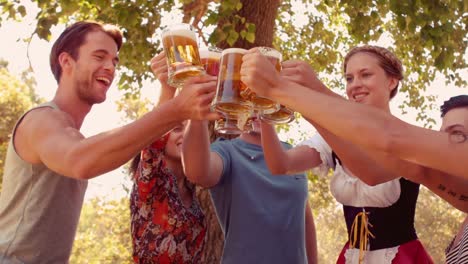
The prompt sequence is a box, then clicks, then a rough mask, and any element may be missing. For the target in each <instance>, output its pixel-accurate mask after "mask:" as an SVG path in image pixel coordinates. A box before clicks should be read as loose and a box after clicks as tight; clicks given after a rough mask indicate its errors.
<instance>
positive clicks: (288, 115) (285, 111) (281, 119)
mask: <svg viewBox="0 0 468 264" xmlns="http://www.w3.org/2000/svg"><path fill="white" fill-rule="evenodd" d="M294 118H295V116H294V111H293V110H291V109H290V108H288V107H286V106H284V105H281V106H280V109H279V110H278V111H276V112H274V113H272V114H261V115H260V119H261V120H262V121H265V122H267V123H270V124H287V123H290V122H291V121H293V120H294Z"/></svg>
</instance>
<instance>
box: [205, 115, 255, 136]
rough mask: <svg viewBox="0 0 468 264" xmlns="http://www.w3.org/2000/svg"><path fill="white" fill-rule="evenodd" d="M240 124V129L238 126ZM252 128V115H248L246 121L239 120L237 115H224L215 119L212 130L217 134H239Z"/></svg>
mask: <svg viewBox="0 0 468 264" xmlns="http://www.w3.org/2000/svg"><path fill="white" fill-rule="evenodd" d="M239 125H241V126H242V129H241V128H239ZM252 129H253V127H252V117H248V119H247V121H246V122H243V123H242V122H239V119H238V117H237V116H224V117H223V118H220V119H218V120H216V121H215V125H214V130H215V132H216V133H218V134H225V135H240V134H241V133H243V132H249V131H251V130H252Z"/></svg>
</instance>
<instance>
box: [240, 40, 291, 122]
mask: <svg viewBox="0 0 468 264" xmlns="http://www.w3.org/2000/svg"><path fill="white" fill-rule="evenodd" d="M258 50H259V51H260V53H262V54H263V55H264V56H266V57H267V58H268V60H269V61H271V63H273V65H275V68H276V70H277V71H278V72H280V71H281V60H282V58H283V56H282V54H281V53H280V52H279V51H277V50H275V49H273V48H269V47H258ZM241 95H242V96H243V97H244V98H247V99H248V100H249V101H251V102H252V103H253V107H254V109H255V111H257V112H258V113H260V114H272V113H274V112H276V111H278V110H279V109H280V105H279V104H278V103H276V102H275V101H273V100H270V99H268V98H265V97H261V96H258V95H257V94H256V93H255V92H253V91H252V90H250V89H246V90H245V91H244V92H243V93H242V94H241Z"/></svg>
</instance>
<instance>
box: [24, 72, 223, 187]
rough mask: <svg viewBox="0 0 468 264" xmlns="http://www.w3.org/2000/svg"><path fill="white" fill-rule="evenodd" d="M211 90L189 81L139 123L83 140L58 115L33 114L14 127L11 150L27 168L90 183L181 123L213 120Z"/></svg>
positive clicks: (207, 83) (210, 83) (203, 82)
mask: <svg viewBox="0 0 468 264" xmlns="http://www.w3.org/2000/svg"><path fill="white" fill-rule="evenodd" d="M214 90H215V82H214V80H211V79H208V78H193V79H192V80H190V81H189V82H188V83H187V86H186V87H185V88H184V90H183V92H182V93H181V94H180V95H179V96H177V97H176V98H174V99H172V100H171V101H169V102H167V103H165V104H163V105H161V106H160V107H157V108H155V109H154V110H152V111H151V112H149V113H147V114H146V115H145V116H143V117H142V118H141V119H139V120H137V121H135V122H133V123H130V124H128V125H126V126H123V127H120V128H116V129H113V130H110V131H107V132H103V133H100V134H98V135H95V136H92V137H89V138H84V136H83V135H82V134H81V133H80V132H79V130H77V129H76V128H75V127H76V126H75V125H74V124H73V122H72V120H71V118H69V117H68V116H67V114H65V113H64V112H62V111H58V110H54V109H51V108H40V109H36V110H33V111H32V112H30V113H29V114H27V115H26V116H25V118H24V119H23V121H22V122H21V123H20V125H19V126H18V129H17V133H16V134H15V146H16V147H17V148H18V147H19V149H22V150H28V154H27V155H29V158H30V161H31V162H32V163H44V164H45V165H46V166H47V167H49V168H50V169H52V170H54V171H56V172H57V173H60V174H62V175H65V176H68V177H73V178H81V179H88V178H92V177H95V176H98V175H100V174H102V173H105V172H108V171H110V170H113V169H115V168H117V167H119V166H120V165H122V164H124V163H125V162H127V161H128V160H129V159H130V158H132V157H133V156H134V155H135V154H136V153H138V152H139V151H140V150H141V149H143V148H144V147H145V146H147V145H148V144H150V143H151V142H153V141H154V140H155V139H156V138H159V137H160V136H162V135H163V134H164V133H166V132H167V131H169V130H170V129H171V128H172V127H174V126H175V125H177V124H179V123H180V122H182V121H183V120H186V119H189V118H192V119H214V118H216V117H217V115H215V114H213V113H211V112H210V110H209V106H210V102H211V99H212V98H213V96H214Z"/></svg>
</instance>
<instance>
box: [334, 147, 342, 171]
mask: <svg viewBox="0 0 468 264" xmlns="http://www.w3.org/2000/svg"><path fill="white" fill-rule="evenodd" d="M332 159H333V169H335V168H336V162H337V161H338V163H339V164H340V165H342V164H341V160H340V158H339V157H338V155H336V153H335V151H333V150H332Z"/></svg>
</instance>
